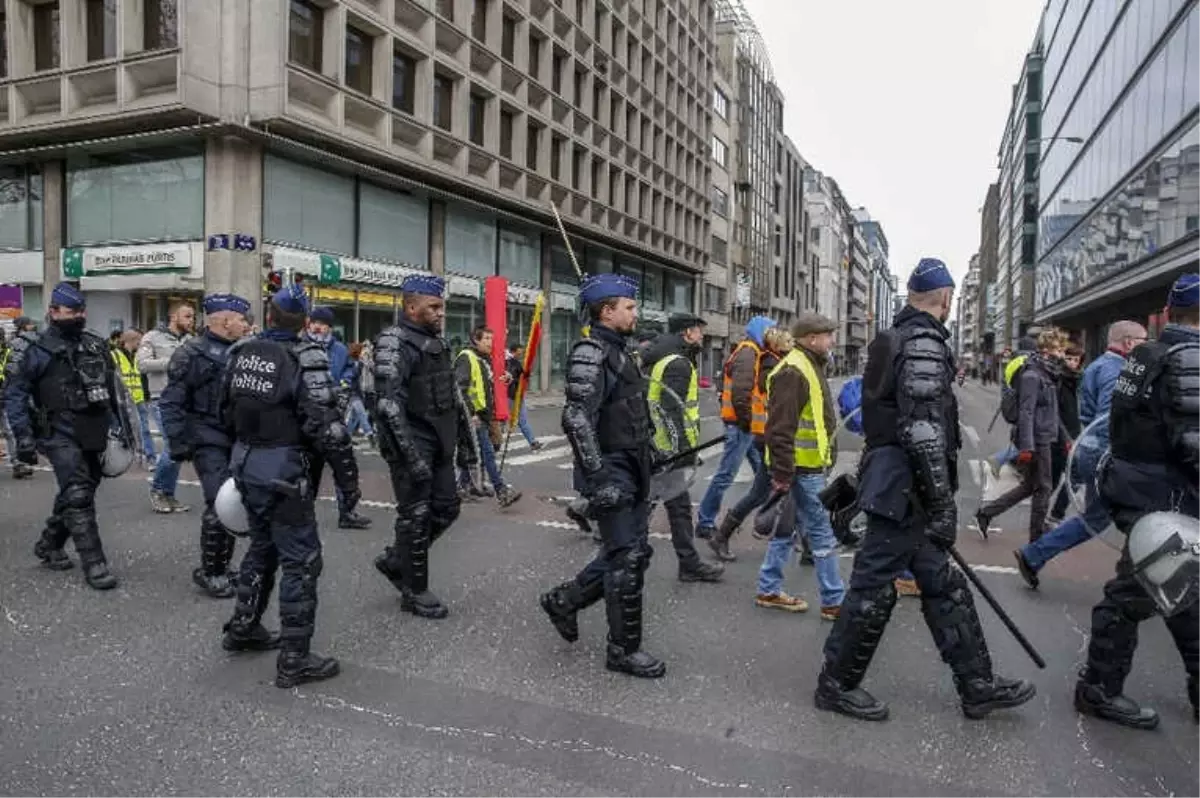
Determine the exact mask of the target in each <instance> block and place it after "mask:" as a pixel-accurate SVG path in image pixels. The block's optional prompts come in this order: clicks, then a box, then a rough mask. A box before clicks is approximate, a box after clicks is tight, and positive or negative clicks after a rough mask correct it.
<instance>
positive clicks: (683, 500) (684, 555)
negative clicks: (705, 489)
mask: <svg viewBox="0 0 1200 798" xmlns="http://www.w3.org/2000/svg"><path fill="white" fill-rule="evenodd" d="M663 509H665V510H666V511H667V521H668V523H670V525H671V545H672V546H674V548H675V556H676V557H678V558H679V569H680V570H681V571H687V570H690V569H694V568H695V567H696V566H698V565H700V563H701V559H700V553H699V552H698V551H696V543H695V537H696V528H695V526H694V523H693V521H692V497H691V494H690V493H688V492H687V491H684V492H683V493H681V494H679V495H678V496H675V497H673V498H670V499H667V500H666V501H665V502H663Z"/></svg>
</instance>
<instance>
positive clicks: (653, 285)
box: [638, 266, 663, 310]
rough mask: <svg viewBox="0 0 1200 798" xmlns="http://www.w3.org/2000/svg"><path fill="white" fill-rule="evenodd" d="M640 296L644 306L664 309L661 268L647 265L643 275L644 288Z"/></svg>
mask: <svg viewBox="0 0 1200 798" xmlns="http://www.w3.org/2000/svg"><path fill="white" fill-rule="evenodd" d="M638 296H639V298H640V299H641V302H642V304H643V305H644V306H646V307H648V308H654V309H656V310H658V309H662V306H663V273H662V270H661V269H657V268H655V267H653V266H647V267H646V272H645V274H644V275H643V276H642V288H641V291H640V292H639V295H638Z"/></svg>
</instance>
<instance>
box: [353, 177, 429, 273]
mask: <svg viewBox="0 0 1200 798" xmlns="http://www.w3.org/2000/svg"><path fill="white" fill-rule="evenodd" d="M358 256H359V257H360V258H368V259H371V260H378V261H385V262H390V263H400V264H404V265H405V266H415V267H416V268H418V269H428V268H429V198H428V197H426V196H424V195H423V194H410V193H408V192H400V191H391V190H389V189H386V188H381V187H379V186H376V185H373V184H371V183H365V182H362V183H359V194H358Z"/></svg>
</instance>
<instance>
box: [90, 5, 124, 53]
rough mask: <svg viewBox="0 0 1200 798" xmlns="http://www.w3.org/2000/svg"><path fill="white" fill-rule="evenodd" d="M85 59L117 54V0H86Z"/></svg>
mask: <svg viewBox="0 0 1200 798" xmlns="http://www.w3.org/2000/svg"><path fill="white" fill-rule="evenodd" d="M86 15H87V59H88V60H89V61H100V60H102V59H105V58H112V57H113V56H115V55H116V54H117V0H87V10H86Z"/></svg>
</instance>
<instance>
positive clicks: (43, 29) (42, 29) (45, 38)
mask: <svg viewBox="0 0 1200 798" xmlns="http://www.w3.org/2000/svg"><path fill="white" fill-rule="evenodd" d="M58 51H59V46H58V3H57V2H53V3H42V4H41V5H36V6H34V7H33V68H34V69H35V70H37V71H38V72H41V71H42V70H45V69H58V58H59V55H58Z"/></svg>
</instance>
